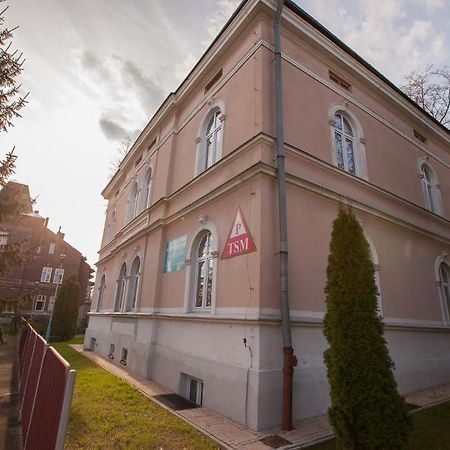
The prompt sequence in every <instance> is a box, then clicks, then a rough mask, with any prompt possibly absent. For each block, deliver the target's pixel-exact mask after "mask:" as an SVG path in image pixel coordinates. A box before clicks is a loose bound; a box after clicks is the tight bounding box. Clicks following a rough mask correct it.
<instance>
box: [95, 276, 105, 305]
mask: <svg viewBox="0 0 450 450" xmlns="http://www.w3.org/2000/svg"><path fill="white" fill-rule="evenodd" d="M105 289H106V278H105V275H104V274H103V275H102V278H101V280H100V286H99V287H98V297H97V311H100V310H101V309H102V306H103V299H104V297H105Z"/></svg>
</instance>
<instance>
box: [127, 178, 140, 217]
mask: <svg viewBox="0 0 450 450" xmlns="http://www.w3.org/2000/svg"><path fill="white" fill-rule="evenodd" d="M138 205H139V185H138V183H137V181H134V182H133V185H132V186H131V191H130V198H129V200H128V212H127V223H128V222H131V221H132V220H133V219H134V218H135V217H136V216H137V213H138Z"/></svg>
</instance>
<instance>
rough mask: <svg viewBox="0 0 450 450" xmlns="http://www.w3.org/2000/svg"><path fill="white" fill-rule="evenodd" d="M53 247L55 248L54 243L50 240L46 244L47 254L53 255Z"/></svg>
mask: <svg viewBox="0 0 450 450" xmlns="http://www.w3.org/2000/svg"><path fill="white" fill-rule="evenodd" d="M55 248H56V243H55V242H50V244H49V246H48V254H49V255H54V254H55Z"/></svg>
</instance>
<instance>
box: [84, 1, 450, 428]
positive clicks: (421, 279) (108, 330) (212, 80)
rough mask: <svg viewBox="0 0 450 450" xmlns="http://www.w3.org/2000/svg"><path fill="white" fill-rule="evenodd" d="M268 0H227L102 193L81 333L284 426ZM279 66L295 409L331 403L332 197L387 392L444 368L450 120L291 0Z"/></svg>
mask: <svg viewBox="0 0 450 450" xmlns="http://www.w3.org/2000/svg"><path fill="white" fill-rule="evenodd" d="M275 7H276V3H275V1H274V0H264V1H258V0H248V1H244V2H243V3H242V4H241V6H240V7H239V8H238V10H237V11H236V13H235V14H234V15H233V17H232V18H231V19H230V21H229V22H228V23H227V24H226V26H225V27H224V29H223V30H222V31H221V33H220V34H219V36H218V37H217V38H216V40H215V41H214V42H213V43H212V44H211V46H210V47H209V48H208V50H207V51H206V53H205V54H204V55H203V56H202V58H201V59H200V61H199V62H198V63H197V65H196V66H195V67H194V69H193V70H192V71H191V72H190V73H189V75H188V76H187V78H186V79H185V80H184V81H183V82H182V84H181V85H180V87H179V88H178V89H177V91H176V92H175V93H172V94H170V95H169V96H168V98H167V99H166V100H165V101H164V103H163V104H162V105H161V107H160V108H159V109H158V111H157V112H156V114H155V115H154V117H153V118H152V119H151V120H150V122H149V124H148V125H147V126H146V127H145V129H144V131H143V132H142V133H141V135H140V136H139V137H138V139H137V140H136V142H135V143H134V145H133V146H132V147H131V149H130V151H129V152H128V154H127V155H126V157H125V158H124V160H123V161H122V163H121V164H120V167H119V169H118V171H117V173H116V174H115V175H114V177H113V178H112V179H111V181H110V182H109V183H108V185H107V186H106V188H105V189H104V191H103V196H104V197H105V199H107V200H108V208H107V212H106V221H105V229H104V236H103V241H102V246H101V249H100V253H99V255H100V258H99V261H98V263H97V279H96V283H95V289H94V295H93V301H92V309H91V312H90V320H89V326H88V329H87V330H86V338H85V346H86V347H90V348H91V349H93V350H95V351H97V352H99V353H100V354H102V355H104V356H107V355H109V356H110V358H113V360H114V361H115V362H116V363H118V364H119V363H121V364H123V365H126V367H127V368H128V369H129V370H131V371H132V372H135V373H137V374H139V375H141V376H144V377H148V378H151V379H153V380H156V381H158V382H160V383H163V384H165V385H167V386H169V387H170V388H172V389H174V390H175V391H177V392H178V393H180V394H181V395H183V396H185V397H187V398H189V399H191V400H192V401H194V402H196V403H199V404H202V405H205V406H207V407H208V408H211V409H213V410H216V411H218V412H220V413H222V414H224V415H226V416H228V417H231V418H233V419H235V420H236V421H238V422H241V423H243V424H246V425H248V426H249V427H251V428H254V429H262V428H267V427H271V426H275V425H278V424H279V423H280V422H281V412H280V411H281V385H282V350H281V347H282V339H281V328H280V307H279V250H280V249H279V234H278V194H277V169H276V167H277V165H276V164H277V163H276V146H275V135H276V129H275V101H274V68H273V61H274V49H273V45H274V41H273V39H274V37H273V36H274V32H273V22H274V10H275ZM282 71H283V86H282V89H283V96H284V113H285V121H284V128H285V149H286V170H287V215H288V236H289V277H290V278H289V296H290V313H291V323H292V338H293V346H294V348H295V353H296V356H297V358H298V360H299V363H298V366H297V367H296V369H295V375H294V377H295V378H294V419H295V420H298V419H300V418H305V417H310V416H315V415H319V414H324V413H325V412H326V410H327V407H328V405H329V393H328V383H327V376H326V369H325V366H324V364H323V352H324V350H325V349H326V348H327V343H326V340H325V338H324V335H323V326H322V320H323V317H324V313H325V309H326V307H325V295H324V286H325V281H326V273H325V272H326V265H327V258H328V249H329V242H330V234H331V229H332V222H333V220H334V219H335V218H336V216H337V212H338V204H339V202H344V203H345V204H350V205H352V207H353V210H354V212H355V214H356V216H357V217H358V219H359V220H360V222H361V224H362V227H363V229H364V232H365V234H366V237H367V239H368V241H369V244H370V247H371V251H372V258H373V261H374V263H375V267H376V281H377V283H378V286H379V290H380V296H379V308H380V313H381V314H382V315H383V319H384V323H385V324H386V327H385V336H386V339H387V341H388V344H389V349H390V353H391V356H392V358H393V359H394V361H395V364H396V372H395V374H396V379H397V381H398V386H399V389H400V391H401V392H402V393H406V392H410V391H414V390H418V389H422V388H426V387H430V386H434V385H439V384H442V383H446V382H449V381H450V315H449V307H450V287H449V281H450V257H449V256H448V253H449V252H450V226H449V225H450V222H449V218H450V133H449V131H448V130H447V129H445V128H444V127H443V126H441V125H440V124H439V123H437V121H435V120H434V119H433V118H431V117H430V116H429V115H427V114H426V113H425V112H424V111H423V110H422V109H421V108H419V107H418V106H417V105H416V104H415V103H413V102H412V101H411V100H409V99H408V98H407V97H406V96H405V95H404V94H402V93H401V92H400V91H399V90H398V89H397V88H396V87H394V85H393V84H391V83H390V82H389V81H388V80H386V79H385V78H384V77H383V76H382V75H381V74H380V73H379V72H377V71H376V70H375V69H374V68H372V67H371V66H370V65H369V64H368V63H366V62H365V61H364V60H363V59H362V58H361V57H359V56H358V55H357V54H355V53H354V52H353V51H352V50H350V49H349V48H348V47H346V46H345V44H343V43H342V42H341V41H339V40H338V39H337V38H336V37H334V36H333V35H332V34H331V33H330V32H329V31H327V30H326V29H325V28H324V27H322V26H321V25H320V24H319V23H317V22H316V21H315V20H314V19H312V18H311V17H310V16H308V15H307V14H306V13H304V12H303V11H302V10H301V9H299V8H298V7H297V6H296V5H295V4H293V3H292V2H290V1H287V2H286V4H285V7H284V10H283V15H282Z"/></svg>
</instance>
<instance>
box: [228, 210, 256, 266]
mask: <svg viewBox="0 0 450 450" xmlns="http://www.w3.org/2000/svg"><path fill="white" fill-rule="evenodd" d="M255 250H256V246H255V243H254V242H253V238H252V235H251V234H250V231H249V230H248V227H247V224H246V222H245V219H244V216H243V214H242V211H241V208H239V209H238V210H237V213H236V218H235V219H234V222H233V226H232V227H231V230H230V233H229V234H228V239H227V242H225V247H224V249H223V253H222V259H225V258H231V257H233V256H238V255H243V254H245V253H249V252H254V251H255Z"/></svg>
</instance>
